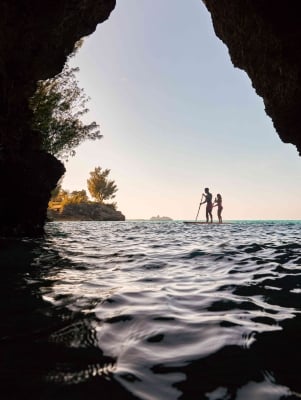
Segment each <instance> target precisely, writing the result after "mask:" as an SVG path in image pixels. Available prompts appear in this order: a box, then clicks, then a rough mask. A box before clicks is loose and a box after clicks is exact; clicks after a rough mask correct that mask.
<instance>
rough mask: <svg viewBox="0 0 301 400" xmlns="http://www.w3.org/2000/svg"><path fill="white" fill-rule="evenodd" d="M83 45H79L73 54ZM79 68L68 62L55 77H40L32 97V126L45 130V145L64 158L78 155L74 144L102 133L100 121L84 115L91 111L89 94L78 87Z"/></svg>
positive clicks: (47, 149)
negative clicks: (85, 119) (42, 78)
mask: <svg viewBox="0 0 301 400" xmlns="http://www.w3.org/2000/svg"><path fill="white" fill-rule="evenodd" d="M80 45H81V43H79V44H78V45H76V47H75V50H74V52H73V53H72V55H71V56H73V55H74V54H75V53H76V51H77V49H78V48H79V47H80ZM69 58H70V57H69ZM78 70H79V69H78V68H71V67H70V66H69V65H68V63H67V64H66V65H65V67H64V69H63V71H62V72H61V73H60V74H58V75H56V76H55V77H54V78H51V79H46V80H45V81H39V82H38V84H37V90H36V92H35V94H34V96H33V97H32V98H31V99H30V107H31V109H32V111H33V122H32V126H33V129H35V130H37V131H39V132H40V133H41V137H42V147H43V149H44V150H46V151H47V152H49V153H51V154H52V155H54V156H56V157H58V158H62V159H68V157H69V156H74V155H75V151H74V148H75V147H77V146H78V145H79V144H80V143H81V142H83V141H84V140H86V139H92V140H95V139H100V138H101V137H102V135H101V134H100V131H99V126H98V125H97V124H96V122H91V123H87V124H85V123H84V122H83V121H82V119H81V118H82V117H83V116H84V115H85V114H86V113H87V112H88V111H89V110H88V109H87V108H86V103H87V101H88V100H89V98H88V97H87V96H86V95H85V93H84V91H83V89H80V88H79V87H78V82H77V80H76V76H75V73H76V72H77V71H78Z"/></svg>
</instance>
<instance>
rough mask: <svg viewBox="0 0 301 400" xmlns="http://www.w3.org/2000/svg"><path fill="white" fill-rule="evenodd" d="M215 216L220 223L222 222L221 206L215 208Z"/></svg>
mask: <svg viewBox="0 0 301 400" xmlns="http://www.w3.org/2000/svg"><path fill="white" fill-rule="evenodd" d="M217 216H218V222H219V223H220V224H222V223H223V219H222V208H221V209H218V210H217Z"/></svg>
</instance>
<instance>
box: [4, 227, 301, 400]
mask: <svg viewBox="0 0 301 400" xmlns="http://www.w3.org/2000/svg"><path fill="white" fill-rule="evenodd" d="M300 233H301V224H300V223H298V222H295V223H291V222H257V223H249V222H245V223H233V224H224V225H185V224H183V223H182V222H164V223H163V222H161V223H160V222H156V223H151V222H130V221H129V222H64V223H49V224H48V225H47V227H46V236H45V238H43V239H39V240H37V239H35V240H33V239H23V240H18V241H16V240H15V241H12V240H11V241H10V240H2V241H0V245H1V247H0V249H1V252H0V262H1V271H2V283H1V287H2V289H1V295H0V300H1V309H0V311H1V315H2V318H1V332H0V339H1V341H0V350H1V371H0V372H1V374H0V375H1V378H0V379H1V385H2V386H1V387H2V388H3V389H2V390H1V393H0V398H1V399H14V398H18V399H25V398H30V399H42V400H44V399H47V400H49V399H51V400H52V399H56V400H57V399H60V400H67V399H72V400H81V399H85V400H89V399H114V400H119V399H122V400H123V399H147V400H161V399H162V400H169V399H188V400H194V399H198V400H200V399H207V400H220V399H225V400H230V399H237V400H261V399H264V400H266V399H268V400H276V399H298V398H301V379H300V374H301V373H300V362H301V350H300V348H301V345H300V341H301V318H300V309H301V308H300V304H301V303H300V299H301V297H300V293H301V279H300V278H301V240H300ZM20 393H22V394H21V395H20Z"/></svg>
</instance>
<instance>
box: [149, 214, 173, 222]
mask: <svg viewBox="0 0 301 400" xmlns="http://www.w3.org/2000/svg"><path fill="white" fill-rule="evenodd" d="M150 221H172V218H170V217H165V216H163V217H160V215H157V216H156V217H151V218H150Z"/></svg>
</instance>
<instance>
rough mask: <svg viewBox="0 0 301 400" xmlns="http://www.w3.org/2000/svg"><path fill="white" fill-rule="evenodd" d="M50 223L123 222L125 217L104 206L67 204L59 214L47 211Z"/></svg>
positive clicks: (110, 207)
mask: <svg viewBox="0 0 301 400" xmlns="http://www.w3.org/2000/svg"><path fill="white" fill-rule="evenodd" d="M48 218H49V219H50V220H52V221H124V220H125V216H124V215H123V214H122V213H121V212H120V211H117V210H115V209H114V208H113V207H112V206H110V205H106V204H95V203H88V204H86V203H82V204H67V205H65V206H64V208H63V209H62V211H61V212H58V211H53V210H48Z"/></svg>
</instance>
